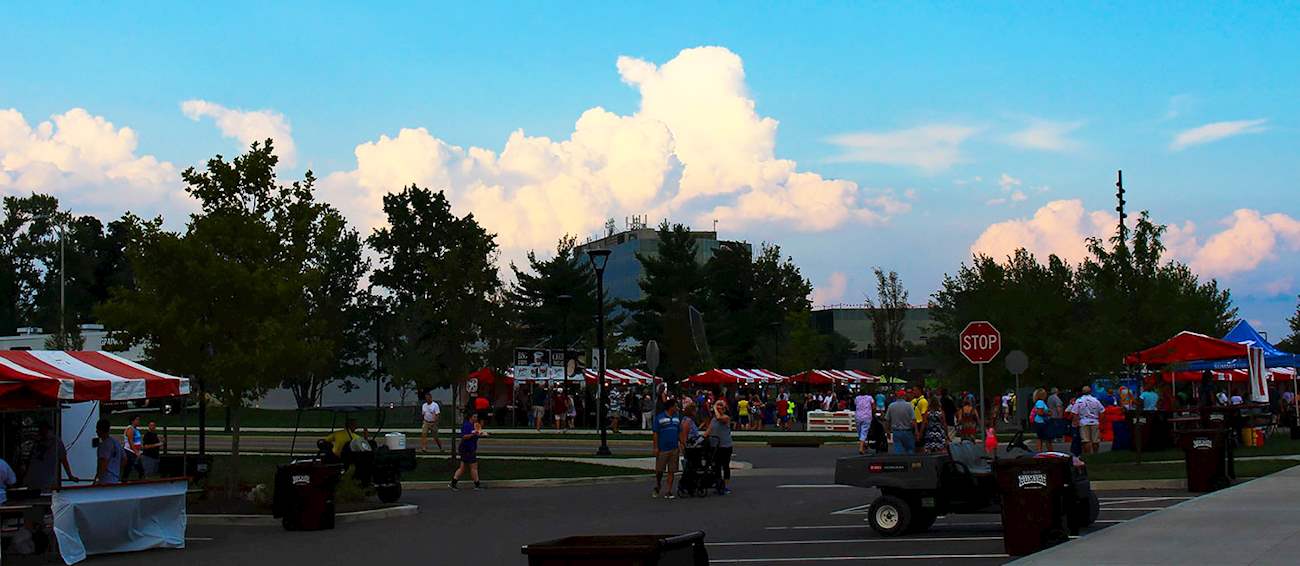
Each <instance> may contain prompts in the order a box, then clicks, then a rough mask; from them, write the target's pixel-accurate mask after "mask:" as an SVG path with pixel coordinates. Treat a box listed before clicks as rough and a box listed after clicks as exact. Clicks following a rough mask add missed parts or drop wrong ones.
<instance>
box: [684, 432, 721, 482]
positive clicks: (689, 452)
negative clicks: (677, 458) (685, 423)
mask: <svg viewBox="0 0 1300 566" xmlns="http://www.w3.org/2000/svg"><path fill="white" fill-rule="evenodd" d="M717 448H718V439H716V438H711V437H705V436H697V437H695V438H694V439H691V440H688V441H687V443H686V447H685V449H684V450H682V459H683V460H685V464H684V465H683V466H682V479H681V481H680V482H678V483H677V495H678V496H680V497H706V496H708V494H709V490H711V489H717V487H718V482H719V480H720V479H721V475H720V474H719V473H718V472H719V470H718V465H717V462H716V458H715V452H717Z"/></svg>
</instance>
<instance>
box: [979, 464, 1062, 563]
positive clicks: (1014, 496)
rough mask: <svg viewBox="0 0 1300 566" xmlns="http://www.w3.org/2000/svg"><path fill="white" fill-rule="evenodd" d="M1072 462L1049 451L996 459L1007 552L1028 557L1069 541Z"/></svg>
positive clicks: (1003, 538)
mask: <svg viewBox="0 0 1300 566" xmlns="http://www.w3.org/2000/svg"><path fill="white" fill-rule="evenodd" d="M1072 463H1073V460H1072V459H1071V458H1069V457H1065V456H1056V455H1049V454H1040V455H1037V456H1031V457H1023V458H1014V459H1009V460H996V461H994V462H993V473H994V475H995V476H996V478H997V482H998V492H999V494H1000V495H1001V496H1002V543H1003V546H1004V548H1005V549H1006V552H1007V554H1010V555H1012V556H1024V555H1026V554H1032V553H1034V552H1038V551H1039V550H1042V549H1044V548H1047V547H1049V546H1052V545H1055V544H1058V543H1061V542H1065V541H1066V540H1069V538H1070V534H1069V531H1067V530H1066V521H1065V514H1066V505H1065V497H1066V496H1067V495H1069V494H1072V493H1073V491H1072V488H1073V485H1072V484H1071V477H1070V466H1071V465H1072Z"/></svg>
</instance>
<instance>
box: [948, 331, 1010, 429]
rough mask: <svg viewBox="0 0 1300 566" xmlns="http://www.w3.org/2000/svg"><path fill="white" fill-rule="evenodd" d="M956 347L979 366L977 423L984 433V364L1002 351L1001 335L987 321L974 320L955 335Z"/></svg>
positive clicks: (985, 406)
mask: <svg viewBox="0 0 1300 566" xmlns="http://www.w3.org/2000/svg"><path fill="white" fill-rule="evenodd" d="M957 346H958V349H959V350H960V351H961V355H962V356H964V357H965V358H966V360H967V361H969V362H970V363H972V364H975V365H977V366H979V372H980V400H979V407H980V409H979V423H980V432H981V433H986V432H987V431H986V429H985V428H984V412H985V411H986V410H987V409H988V406H987V404H986V403H985V398H984V364H987V363H989V362H991V361H993V358H996V357H997V356H998V353H999V352H1001V351H1002V333H1000V332H998V329H997V328H994V327H993V325H992V324H990V323H989V322H988V321H987V320H976V321H973V322H970V323H968V324H966V328H963V329H962V331H961V334H958V335H957Z"/></svg>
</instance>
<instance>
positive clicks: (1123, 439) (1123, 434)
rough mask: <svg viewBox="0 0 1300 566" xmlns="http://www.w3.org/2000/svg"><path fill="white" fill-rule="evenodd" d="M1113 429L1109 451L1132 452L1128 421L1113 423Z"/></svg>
mask: <svg viewBox="0 0 1300 566" xmlns="http://www.w3.org/2000/svg"><path fill="white" fill-rule="evenodd" d="M1111 428H1112V429H1113V431H1114V432H1113V434H1112V436H1113V439H1112V440H1111V443H1110V449H1111V450H1132V449H1133V429H1132V428H1131V427H1130V425H1129V420H1128V419H1125V420H1122V421H1115V423H1114V424H1113V425H1111Z"/></svg>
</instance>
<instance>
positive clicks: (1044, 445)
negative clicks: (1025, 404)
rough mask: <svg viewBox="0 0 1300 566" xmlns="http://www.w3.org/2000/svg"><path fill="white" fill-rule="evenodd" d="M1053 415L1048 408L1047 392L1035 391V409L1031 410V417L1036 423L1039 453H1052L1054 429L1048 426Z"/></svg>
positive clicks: (1044, 390) (1035, 430) (1035, 429)
mask: <svg viewBox="0 0 1300 566" xmlns="http://www.w3.org/2000/svg"><path fill="white" fill-rule="evenodd" d="M1051 415H1052V412H1051V409H1048V408H1047V390H1046V389H1041V388H1040V389H1036V390H1034V408H1032V409H1030V410H1029V417H1030V419H1031V420H1033V423H1034V433H1035V434H1037V435H1038V451H1039V452H1051V451H1052V429H1051V427H1049V426H1048V422H1049V420H1048V417H1050V416H1051Z"/></svg>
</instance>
